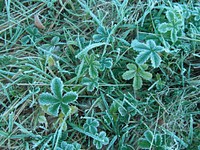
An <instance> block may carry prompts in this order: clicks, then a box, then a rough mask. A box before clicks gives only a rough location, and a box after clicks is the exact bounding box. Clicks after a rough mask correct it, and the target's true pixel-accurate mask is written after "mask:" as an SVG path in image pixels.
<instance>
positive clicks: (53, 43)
mask: <svg viewBox="0 0 200 150" xmlns="http://www.w3.org/2000/svg"><path fill="white" fill-rule="evenodd" d="M59 41H60V38H59V37H58V36H55V37H53V38H52V39H51V41H50V43H47V44H43V45H42V46H40V47H39V48H40V49H42V50H46V51H49V52H52V51H53V50H55V49H56V46H57V45H58V44H59Z"/></svg>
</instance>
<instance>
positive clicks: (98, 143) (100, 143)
mask: <svg viewBox="0 0 200 150" xmlns="http://www.w3.org/2000/svg"><path fill="white" fill-rule="evenodd" d="M97 136H98V137H99V139H101V141H99V140H96V139H94V140H93V144H94V145H95V146H96V148H97V149H101V148H102V147H103V145H107V144H108V143H109V138H108V137H106V133H105V132H104V131H101V132H100V133H99V134H98V135H97Z"/></svg>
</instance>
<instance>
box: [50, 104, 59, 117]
mask: <svg viewBox="0 0 200 150" xmlns="http://www.w3.org/2000/svg"><path fill="white" fill-rule="evenodd" d="M59 107H60V104H54V105H50V106H49V108H48V112H50V113H51V114H52V115H54V116H58V111H59Z"/></svg>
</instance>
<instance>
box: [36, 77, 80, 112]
mask: <svg viewBox="0 0 200 150" xmlns="http://www.w3.org/2000/svg"><path fill="white" fill-rule="evenodd" d="M51 92H52V93H53V95H52V94H51V93H48V92H46V93H42V94H41V95H40V97H39V103H40V105H42V106H43V105H47V107H48V109H47V111H48V112H49V113H50V114H52V115H54V116H58V113H59V110H60V109H61V111H62V113H63V114H65V115H69V114H70V112H71V108H70V106H69V103H71V102H73V101H75V100H77V98H78V94H77V93H76V92H72V91H70V92H67V93H66V94H64V95H63V82H62V81H61V79H60V78H57V77H56V78H54V79H53V80H52V82H51Z"/></svg>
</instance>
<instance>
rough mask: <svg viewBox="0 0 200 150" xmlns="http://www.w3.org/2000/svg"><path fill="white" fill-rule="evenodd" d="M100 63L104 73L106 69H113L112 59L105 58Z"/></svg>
mask: <svg viewBox="0 0 200 150" xmlns="http://www.w3.org/2000/svg"><path fill="white" fill-rule="evenodd" d="M99 63H100V64H101V67H100V70H101V71H104V70H105V68H108V69H110V68H111V67H112V64H113V63H112V58H105V57H103V58H102V59H101V60H100V61H99Z"/></svg>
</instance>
